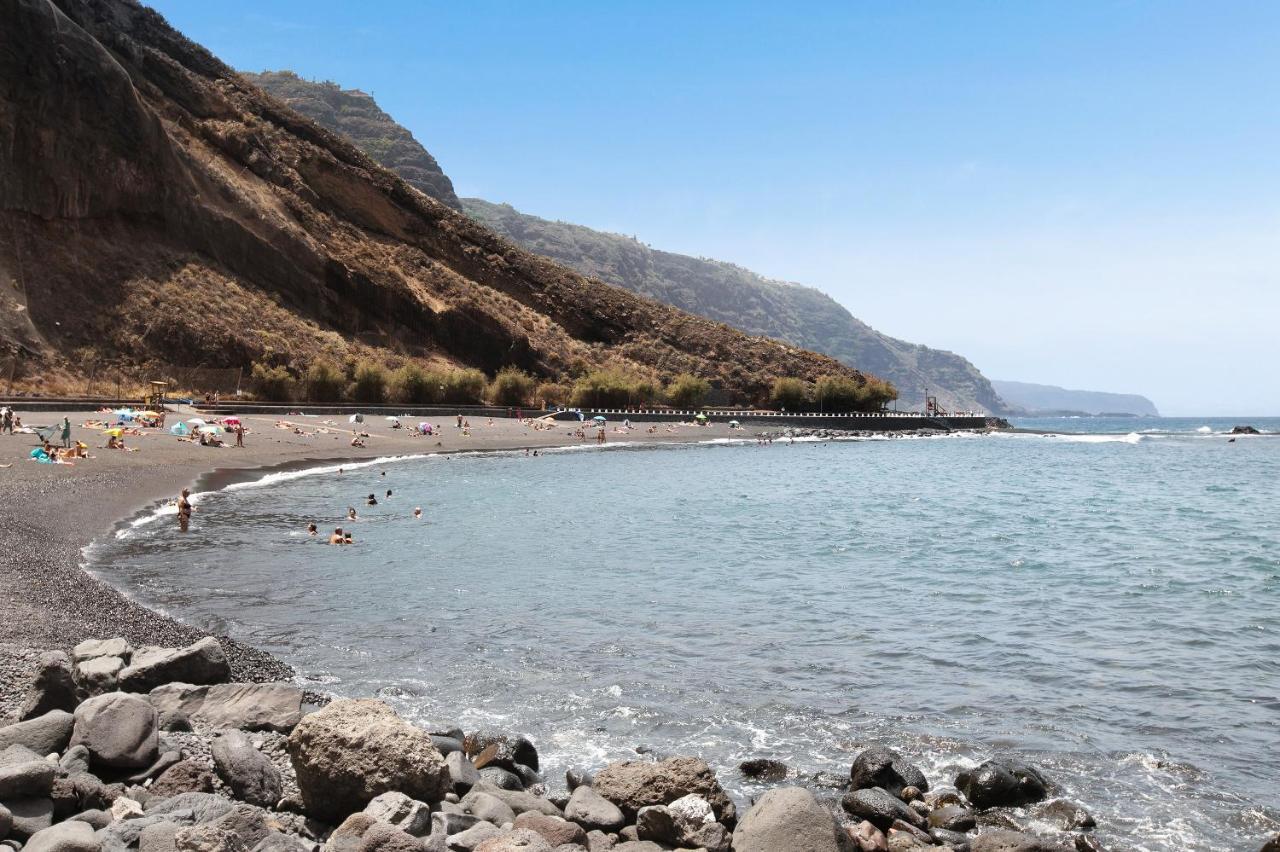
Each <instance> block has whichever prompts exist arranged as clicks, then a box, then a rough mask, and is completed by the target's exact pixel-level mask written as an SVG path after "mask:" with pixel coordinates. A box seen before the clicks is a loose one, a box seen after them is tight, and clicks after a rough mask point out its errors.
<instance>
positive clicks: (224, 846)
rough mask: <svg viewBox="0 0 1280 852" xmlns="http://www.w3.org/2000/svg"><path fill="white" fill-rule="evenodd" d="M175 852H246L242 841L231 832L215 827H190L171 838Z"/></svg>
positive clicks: (246, 848)
mask: <svg viewBox="0 0 1280 852" xmlns="http://www.w3.org/2000/svg"><path fill="white" fill-rule="evenodd" d="M173 848H174V849H176V850H177V852H247V850H248V847H246V846H245V844H244V841H243V840H241V839H240V837H239V836H238V835H237V834H236V833H235V832H233V831H228V830H227V829H225V828H219V827H218V826H216V825H192V826H188V827H186V828H183V829H180V830H179V831H178V832H177V833H176V834H175V835H174V836H173Z"/></svg>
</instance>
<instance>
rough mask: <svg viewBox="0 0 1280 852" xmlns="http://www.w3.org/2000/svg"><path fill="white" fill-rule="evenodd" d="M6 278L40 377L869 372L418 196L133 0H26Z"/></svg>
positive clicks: (23, 345)
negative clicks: (679, 305) (677, 301)
mask: <svg viewBox="0 0 1280 852" xmlns="http://www.w3.org/2000/svg"><path fill="white" fill-rule="evenodd" d="M0 282H4V285H5V287H6V288H10V289H11V290H12V291H13V293H15V294H17V296H16V297H9V298H10V299H13V300H15V304H14V306H15V307H21V308H23V310H20V311H17V312H16V313H17V314H20V316H7V317H6V318H5V323H4V325H2V326H0V335H3V340H2V341H0V342H2V343H3V344H4V346H5V347H6V348H7V349H8V350H9V351H10V352H18V353H21V356H22V362H23V365H24V369H36V370H43V371H47V372H49V373H53V372H56V371H58V370H64V371H75V370H76V369H77V368H80V367H82V366H83V364H84V363H85V361H86V360H88V359H90V358H106V359H110V360H111V361H113V362H130V363H138V362H144V361H147V360H154V359H162V360H164V361H167V362H173V363H182V364H192V365H195V364H200V365H206V366H210V367H223V366H242V365H245V364H247V363H249V362H251V361H255V360H263V361H266V362H270V363H276V364H281V365H286V366H288V367H290V368H292V369H295V370H298V369H302V368H305V366H306V365H307V364H308V363H309V362H310V361H311V360H313V359H315V358H318V357H329V358H349V357H355V356H361V357H363V356H372V357H376V358H378V359H380V360H383V361H384V362H387V363H390V364H391V365H394V364H395V363H397V361H402V360H404V359H419V360H421V361H423V362H426V363H440V364H445V365H467V366H475V367H480V368H482V369H485V370H488V371H493V370H496V369H497V368H500V367H502V366H505V365H509V364H510V365H515V366H519V367H522V368H525V369H527V370H529V371H531V372H533V373H535V374H537V375H541V376H546V377H549V378H562V377H565V376H568V375H572V374H574V373H575V372H577V371H580V370H582V369H585V368H590V367H592V366H595V365H601V366H611V367H617V368H620V369H625V370H630V371H633V372H637V373H640V374H645V375H651V376H657V377H666V376H670V375H672V374H675V373H679V372H685V371H688V372H692V373H695V374H698V375H701V376H703V377H705V378H707V379H709V380H711V381H712V382H713V383H714V384H717V385H719V386H720V387H722V388H724V389H725V390H726V391H727V392H728V393H729V395H731V396H737V397H740V398H744V399H758V398H760V397H761V396H763V395H764V394H765V393H766V391H767V388H768V387H769V385H770V383H771V382H772V380H773V378H774V377H775V376H778V375H796V376H800V377H804V378H808V379H815V378H817V377H818V376H820V375H824V374H842V375H849V376H853V377H855V378H856V379H860V378H861V374H858V373H856V371H853V370H850V369H849V368H847V367H845V366H843V365H841V364H839V363H838V362H836V361H834V360H832V359H830V358H827V357H825V356H820V355H815V354H812V353H809V352H805V351H803V350H800V349H797V348H795V347H792V346H787V345H784V344H781V343H778V342H775V341H770V340H766V339H762V338H754V337H750V336H748V335H746V334H743V333H742V332H740V331H737V330H735V329H732V328H729V327H728V326H725V325H722V324H719V323H716V322H713V321H710V320H706V319H702V318H698V317H694V316H691V315H689V314H687V313H684V312H682V311H679V310H676V309H673V308H671V307H668V306H664V305H659V304H657V303H655V302H652V301H650V300H647V299H644V298H641V297H638V296H636V295H634V294H631V293H629V292H627V291H625V290H622V289H619V288H616V287H612V286H610V285H607V284H604V283H602V282H600V281H595V280H590V279H587V278H585V277H583V276H582V275H580V274H578V273H576V272H573V271H571V270H568V269H566V268H565V267H563V266H560V265H558V264H556V263H554V262H552V261H550V260H548V259H546V258H543V257H539V256H536V255H534V254H531V253H529V252H526V251H524V250H523V249H521V248H519V247H517V246H516V245H515V244H514V243H512V242H509V241H507V240H506V239H504V238H502V237H499V236H497V235H495V234H494V233H493V232H492V231H490V230H488V229H487V228H485V227H483V226H482V225H480V224H478V223H477V222H476V221H475V220H473V219H471V218H469V217H467V216H464V215H462V214H460V213H458V212H456V211H454V210H452V209H451V208H449V207H448V206H447V205H445V204H442V203H440V202H438V201H436V200H435V199H433V198H430V197H428V196H427V195H425V194H423V193H422V192H419V191H417V190H415V189H414V188H413V187H411V186H410V185H409V184H408V183H406V182H405V181H404V180H403V179H402V178H400V177H398V176H396V175H395V174H393V173H392V172H390V171H388V170H386V169H384V168H382V167H381V166H379V165H378V164H377V163H375V162H374V160H373V159H371V158H370V157H369V156H368V155H366V154H365V153H363V152H362V151H360V150H359V149H357V148H356V147H355V146H354V145H352V144H351V143H350V142H348V141H347V140H345V139H344V138H342V137H341V136H339V135H338V134H335V133H333V132H331V131H329V130H326V129H324V128H322V127H320V126H319V125H318V124H316V123H315V122H313V121H312V120H311V119H309V118H306V117H303V116H302V115H300V114H299V113H297V112H295V111H294V110H292V109H290V108H288V107H287V106H285V105H283V104H281V103H280V102H279V101H277V100H275V99H274V98H272V97H270V96H268V95H266V94H264V93H263V92H262V91H261V90H260V89H258V88H257V87H255V86H253V85H252V84H250V83H249V82H248V81H247V80H245V79H244V78H243V77H241V76H240V75H239V74H237V73H236V72H234V71H233V70H232V69H230V68H228V67H227V66H226V65H224V64H223V63H221V62H220V61H218V60H217V59H216V58H215V57H213V56H212V55H211V54H209V53H208V52H207V51H206V50H204V49H203V48H201V47H200V46H198V45H196V44H194V43H192V42H191V41H189V40H188V39H186V38H184V37H183V36H182V35H181V34H180V33H178V32H176V31H174V30H173V29H172V28H170V27H169V26H168V25H167V24H166V23H165V21H164V20H163V18H161V17H160V16H159V15H158V14H156V13H155V12H154V11H152V10H150V9H147V8H146V7H144V6H142V5H140V4H138V3H136V2H132V0H6V3H5V12H4V26H3V27H2V28H0Z"/></svg>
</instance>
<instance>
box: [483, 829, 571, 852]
mask: <svg viewBox="0 0 1280 852" xmlns="http://www.w3.org/2000/svg"><path fill="white" fill-rule="evenodd" d="M554 850H555V847H554V846H552V845H551V844H550V843H548V842H547V841H546V839H545V838H544V837H543V836H542V835H541V834H538V832H536V831H533V830H531V829H528V828H513V829H512V830H511V831H507V832H503V833H502V834H499V835H497V836H496V837H490V838H489V839H488V840H484V841H481V843H480V845H479V846H477V847H476V848H475V850H474V852H554Z"/></svg>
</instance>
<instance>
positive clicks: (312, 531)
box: [307, 521, 320, 535]
mask: <svg viewBox="0 0 1280 852" xmlns="http://www.w3.org/2000/svg"><path fill="white" fill-rule="evenodd" d="M318 532H320V531H319V530H318V529H316V522H315V521H312V522H311V523H309V524H307V535H315V534H316V533H318Z"/></svg>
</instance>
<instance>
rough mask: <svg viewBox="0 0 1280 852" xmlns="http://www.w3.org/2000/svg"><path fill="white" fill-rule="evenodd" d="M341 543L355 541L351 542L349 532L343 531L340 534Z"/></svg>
mask: <svg viewBox="0 0 1280 852" xmlns="http://www.w3.org/2000/svg"><path fill="white" fill-rule="evenodd" d="M342 543H343V544H354V543H355V542H353V541H352V540H351V533H343V534H342Z"/></svg>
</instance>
